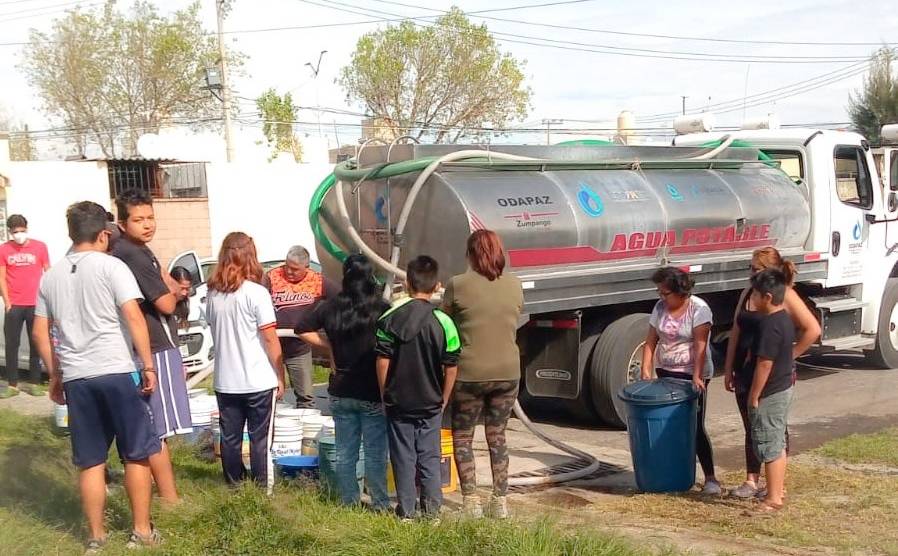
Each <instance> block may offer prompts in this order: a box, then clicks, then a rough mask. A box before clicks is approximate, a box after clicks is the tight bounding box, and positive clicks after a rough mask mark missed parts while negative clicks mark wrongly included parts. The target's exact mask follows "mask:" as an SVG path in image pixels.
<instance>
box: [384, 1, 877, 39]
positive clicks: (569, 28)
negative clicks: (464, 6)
mask: <svg viewBox="0 0 898 556" xmlns="http://www.w3.org/2000/svg"><path fill="white" fill-rule="evenodd" d="M374 1H375V2H380V3H382V4H393V5H396V6H404V7H407V8H418V9H421V10H430V11H438V12H443V10H438V9H436V8H427V7H424V6H415V5H414V4H404V3H402V2H395V1H391V0H374ZM496 11H501V10H496ZM444 13H445V12H444ZM473 13H474V12H469V13H467V15H471V14H473ZM475 17H478V18H480V19H491V20H495V21H504V22H508V23H518V24H521V25H534V26H538V27H548V28H551V29H563V30H567V31H583V32H587V33H601V34H607V35H621V36H627V37H642V38H652V39H671V40H683V41H705V42H719V43H737V44H767V45H790V46H888V45H890V44H895V43H882V42H812V41H804V42H803V41H764V40H748V39H718V38H711V37H687V36H682V35H659V34H652V33H632V32H625V31H611V30H609V29H595V28H591V27H577V26H571V25H554V24H551V23H537V22H531V21H522V20H517V19H507V18H501V17H491V16H485V15H476V16H475Z"/></svg>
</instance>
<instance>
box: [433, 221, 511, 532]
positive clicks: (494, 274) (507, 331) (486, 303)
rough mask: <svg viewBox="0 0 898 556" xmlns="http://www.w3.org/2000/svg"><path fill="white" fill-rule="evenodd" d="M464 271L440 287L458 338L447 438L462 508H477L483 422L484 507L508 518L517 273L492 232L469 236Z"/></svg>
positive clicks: (480, 512) (472, 510)
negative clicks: (486, 461)
mask: <svg viewBox="0 0 898 556" xmlns="http://www.w3.org/2000/svg"><path fill="white" fill-rule="evenodd" d="M467 256H468V264H469V265H470V270H468V271H467V272H466V273H464V274H461V275H458V276H454V277H452V278H451V279H450V280H449V283H448V284H447V286H446V293H445V294H444V297H443V309H444V310H445V311H446V312H447V313H448V314H450V315H452V317H453V318H454V319H455V322H456V324H457V325H458V331H459V335H460V336H461V342H462V353H461V358H460V359H459V363H458V378H457V380H456V383H455V390H454V392H453V395H452V396H453V397H452V438H453V444H454V448H455V463H456V466H457V467H458V474H459V479H460V480H461V491H462V495H463V496H464V506H465V510H466V511H467V512H468V513H469V514H470V515H472V516H475V517H480V516H482V515H483V507H482V505H481V502H480V498H479V497H478V496H477V492H476V487H477V482H476V477H475V470H474V452H473V449H472V443H473V440H474V427H476V426H477V425H478V424H479V423H481V422H482V423H483V424H484V426H485V428H486V441H487V444H488V445H489V449H490V463H491V464H492V471H493V495H492V497H491V499H490V504H489V508H488V509H489V512H490V514H491V515H492V516H494V517H498V518H505V517H508V507H507V504H506V501H505V494H506V491H507V490H508V448H507V446H506V444H505V426H506V424H507V423H508V417H509V416H510V415H511V410H512V407H513V406H514V402H515V400H516V399H517V396H518V381H519V379H520V373H521V371H520V354H519V353H518V346H517V343H516V339H515V337H516V332H517V326H518V317H519V316H520V314H521V307H522V305H523V300H524V295H523V290H522V289H521V282H520V280H518V279H517V278H516V277H515V276H512V275H509V274H503V270H504V269H505V255H504V253H503V249H502V242H501V241H500V240H499V236H498V235H496V233H495V232H491V231H489V230H478V231H476V232H474V233H473V234H471V237H469V238H468V252H467Z"/></svg>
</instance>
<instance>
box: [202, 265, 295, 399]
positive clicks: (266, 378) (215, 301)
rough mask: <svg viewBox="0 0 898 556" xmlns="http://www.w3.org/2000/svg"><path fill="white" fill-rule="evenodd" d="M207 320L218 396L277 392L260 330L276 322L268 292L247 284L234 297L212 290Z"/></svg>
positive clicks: (208, 303)
mask: <svg viewBox="0 0 898 556" xmlns="http://www.w3.org/2000/svg"><path fill="white" fill-rule="evenodd" d="M206 318H207V319H208V320H209V325H210V326H211V327H212V342H213V345H215V376H214V379H213V387H214V388H215V391H216V392H222V393H224V394H249V393H253V392H262V391H264V390H272V389H274V388H277V385H278V381H277V375H275V372H274V369H273V368H272V366H271V362H270V361H269V360H268V355H267V354H266V353H265V348H264V347H263V345H262V333H261V330H260V329H262V328H265V327H268V326H271V325H273V324H275V323H276V322H277V321H276V318H275V315H274V305H272V304H271V294H269V293H268V290H266V289H265V288H264V287H262V286H260V285H259V284H256V283H255V282H250V281H248V280H247V281H245V282H243V285H241V286H240V288H239V289H238V290H237V291H235V292H234V293H222V292H219V291H215V290H209V295H208V297H207V300H206Z"/></svg>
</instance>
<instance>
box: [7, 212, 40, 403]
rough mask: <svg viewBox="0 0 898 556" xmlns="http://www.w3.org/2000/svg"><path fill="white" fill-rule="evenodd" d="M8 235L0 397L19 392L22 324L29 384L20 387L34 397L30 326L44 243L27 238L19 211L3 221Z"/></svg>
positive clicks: (36, 383) (36, 364)
mask: <svg viewBox="0 0 898 556" xmlns="http://www.w3.org/2000/svg"><path fill="white" fill-rule="evenodd" d="M6 227H7V228H8V229H9V237H10V238H12V239H10V240H9V241H7V242H6V243H4V244H2V245H0V295H2V296H3V304H4V305H5V307H6V318H5V319H4V321H3V334H4V337H5V339H6V377H5V378H6V380H5V382H3V383H0V398H8V397H11V396H15V395H16V394H18V393H19V341H20V339H21V337H22V325H25V327H26V329H27V331H28V344H29V350H30V351H29V356H30V357H29V371H30V372H29V376H28V381H29V382H30V384H28V385H27V386H26V388H22V390H24V391H25V392H28V393H29V394H31V395H34V396H42V395H43V394H44V393H45V392H46V389H45V388H44V387H43V386H42V385H41V367H40V357H39V356H38V353H37V350H35V349H34V342H33V341H32V339H31V329H32V328H33V326H34V306H35V304H36V303H37V290H38V287H39V286H40V283H41V276H42V275H43V274H44V271H45V270H47V269H48V268H50V255H49V254H48V253H47V246H46V244H44V243H43V242H41V241H38V240H36V239H31V238H29V237H28V221H27V220H25V217H24V216H22V215H21V214H13V215H12V216H10V217H9V218H8V219H7V220H6Z"/></svg>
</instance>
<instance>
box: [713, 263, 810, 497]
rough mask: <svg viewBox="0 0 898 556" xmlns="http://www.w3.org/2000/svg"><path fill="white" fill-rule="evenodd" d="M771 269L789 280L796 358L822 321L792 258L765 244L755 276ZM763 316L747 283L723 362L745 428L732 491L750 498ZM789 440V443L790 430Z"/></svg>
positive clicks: (755, 473)
mask: <svg viewBox="0 0 898 556" xmlns="http://www.w3.org/2000/svg"><path fill="white" fill-rule="evenodd" d="M768 269H775V270H779V271H781V272H782V273H783V274H784V275H785V276H786V281H787V282H788V285H787V288H786V299H785V304H784V305H785V308H786V311H785V312H786V313H787V314H788V315H789V317H790V318H791V320H792V323H793V324H794V325H795V328H796V329H797V333H796V335H795V337H796V338H797V341H796V343H795V347H794V348H793V350H792V356H793V359H795V358H798V357H799V356H801V355H802V354H804V352H805V351H807V349H808V348H809V347H810V346H811V344H813V343H814V341H816V340H817V338H818V337H819V336H820V324H819V323H818V322H817V319H816V318H815V317H814V315H813V313H811V311H810V309H808V307H807V305H805V303H804V301H803V300H802V299H801V296H799V295H798V293H796V292H795V288H794V287H793V286H794V283H795V276H796V274H797V272H796V269H795V265H794V264H793V263H792V262H791V261H788V260H785V259H783V257H782V256H781V255H780V253H779V251H777V250H776V249H775V248H773V247H764V248H762V249H758V250H757V251H755V252H754V253H753V254H752V259H751V274H752V276H754V275H755V274H757V273H759V272H761V271H763V270H768ZM762 318H763V315H761V314H760V313H759V312H758V311H757V308H756V307H754V306H753V305H752V303H751V287H748V288H746V289H745V291H743V292H742V296H741V297H740V298H739V304H738V305H737V307H736V314H735V315H734V319H733V320H734V324H733V328H732V329H731V330H730V339H729V342H728V346H727V355H726V362H725V363H724V369H725V370H726V375H725V379H724V381H725V384H726V389H727V390H729V391H730V392H735V393H736V405H737V406H738V407H739V413H740V414H741V415H742V424H743V427H744V429H745V467H746V469H745V471H746V476H745V482H744V483H743V484H742V485H741V486H739V487H738V488H736V489H734V490H732V491H731V492H730V494H731V495H733V496H736V497H738V498H751V497H752V496H755V495H756V494H757V493H758V487H759V485H758V480H759V478H760V474H761V462H760V461H759V460H758V458H757V456H756V455H755V453H754V450H753V449H752V439H751V425H750V423H749V419H748V401H749V400H748V393H749V390H750V389H751V383H752V379H753V378H754V373H755V369H754V358H753V357H751V355H752V353H751V351H752V347H753V346H755V345H756V344H757V341H758V339H759V334H760V323H761V319H762ZM786 441H787V445H788V432H787V437H786Z"/></svg>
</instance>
